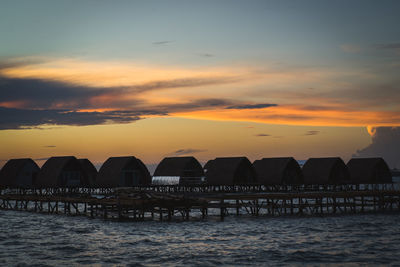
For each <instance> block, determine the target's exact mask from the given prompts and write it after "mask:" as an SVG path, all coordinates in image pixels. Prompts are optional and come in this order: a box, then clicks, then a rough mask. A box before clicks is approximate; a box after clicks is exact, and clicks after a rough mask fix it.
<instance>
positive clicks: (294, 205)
mask: <svg viewBox="0 0 400 267" xmlns="http://www.w3.org/2000/svg"><path fill="white" fill-rule="evenodd" d="M0 209H2V210H18V211H30V212H40V213H47V214H65V215H77V216H87V217H90V218H104V219H115V220H132V221H143V220H160V221H171V220H199V219H200V220H204V219H207V218H210V217H213V218H218V219H220V220H224V218H225V217H226V216H229V215H235V216H241V215H247V216H284V215H287V216H306V215H318V216H321V215H329V214H355V213H365V212H382V211H400V189H399V188H398V187H397V186H395V185H394V184H381V185H377V184H371V185H331V186H327V185H309V186H305V185H302V186H275V187H266V186H256V185H251V186H144V187H132V188H47V189H1V190H0Z"/></svg>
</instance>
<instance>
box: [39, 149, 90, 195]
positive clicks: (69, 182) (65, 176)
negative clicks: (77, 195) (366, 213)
mask: <svg viewBox="0 0 400 267" xmlns="http://www.w3.org/2000/svg"><path fill="white" fill-rule="evenodd" d="M36 185H37V186H38V187H86V186H89V180H88V177H87V175H86V173H85V171H84V170H83V168H82V166H81V164H80V163H79V161H78V160H77V159H76V158H75V157H74V156H66V157H51V158H49V159H48V160H47V161H46V162H45V163H44V165H43V166H42V168H41V169H40V172H39V175H38V177H37V180H36Z"/></svg>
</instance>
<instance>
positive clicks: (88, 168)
mask: <svg viewBox="0 0 400 267" xmlns="http://www.w3.org/2000/svg"><path fill="white" fill-rule="evenodd" d="M78 161H79V163H80V164H81V166H82V169H83V170H84V171H85V173H86V175H87V177H88V180H89V185H90V186H91V187H96V178H97V169H96V167H95V166H94V165H93V163H92V162H91V161H90V160H88V159H78Z"/></svg>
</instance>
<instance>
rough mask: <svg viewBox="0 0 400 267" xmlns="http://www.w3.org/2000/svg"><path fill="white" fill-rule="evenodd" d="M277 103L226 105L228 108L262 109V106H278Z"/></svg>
mask: <svg viewBox="0 0 400 267" xmlns="http://www.w3.org/2000/svg"><path fill="white" fill-rule="evenodd" d="M276 106H278V105H277V104H248V105H233V106H229V107H226V109H260V108H269V107H276Z"/></svg>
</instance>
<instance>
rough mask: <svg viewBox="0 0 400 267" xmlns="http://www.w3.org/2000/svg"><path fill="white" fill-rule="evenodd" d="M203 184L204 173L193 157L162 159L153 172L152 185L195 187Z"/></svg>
mask: <svg viewBox="0 0 400 267" xmlns="http://www.w3.org/2000/svg"><path fill="white" fill-rule="evenodd" d="M203 183H205V177H204V171H203V167H202V166H201V164H200V163H199V162H198V161H197V159H196V158H194V157H168V158H164V159H163V160H162V161H161V162H160V163H159V164H158V166H157V168H156V170H155V171H154V175H153V181H152V184H156V185H167V184H179V185H196V184H203Z"/></svg>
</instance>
